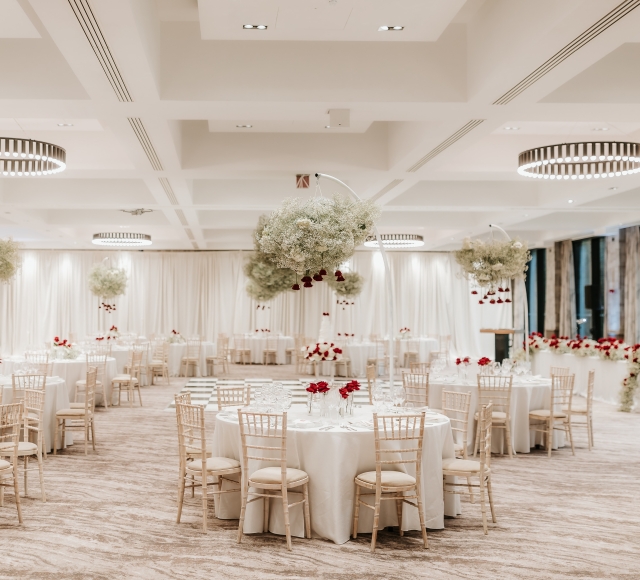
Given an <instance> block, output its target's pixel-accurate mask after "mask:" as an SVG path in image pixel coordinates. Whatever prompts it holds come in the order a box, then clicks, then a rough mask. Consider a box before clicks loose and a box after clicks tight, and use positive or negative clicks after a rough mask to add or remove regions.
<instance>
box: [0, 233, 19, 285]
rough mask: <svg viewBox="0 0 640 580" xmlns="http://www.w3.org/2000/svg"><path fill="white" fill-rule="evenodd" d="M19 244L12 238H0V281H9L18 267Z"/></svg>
mask: <svg viewBox="0 0 640 580" xmlns="http://www.w3.org/2000/svg"><path fill="white" fill-rule="evenodd" d="M19 249H20V244H18V242H14V241H13V239H12V238H8V239H6V240H0V282H9V280H11V278H13V277H14V276H15V274H16V272H17V271H18V268H20V263H21V260H20V254H19V252H18V250H19Z"/></svg>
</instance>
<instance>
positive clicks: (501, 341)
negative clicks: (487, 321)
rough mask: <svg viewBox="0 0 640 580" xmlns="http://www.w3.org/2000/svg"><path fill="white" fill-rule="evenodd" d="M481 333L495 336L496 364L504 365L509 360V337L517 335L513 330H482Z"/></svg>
mask: <svg viewBox="0 0 640 580" xmlns="http://www.w3.org/2000/svg"><path fill="white" fill-rule="evenodd" d="M480 332H485V333H487V334H493V335H495V345H496V346H495V349H496V353H495V361H496V362H499V363H502V361H503V360H504V359H505V358H509V335H510V334H515V333H516V331H515V330H514V329H513V328H481V329H480Z"/></svg>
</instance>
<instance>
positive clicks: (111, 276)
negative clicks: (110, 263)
mask: <svg viewBox="0 0 640 580" xmlns="http://www.w3.org/2000/svg"><path fill="white" fill-rule="evenodd" d="M126 289H127V273H126V271H125V270H124V269H120V268H108V267H107V266H106V265H105V264H103V263H102V262H101V263H99V264H96V265H95V266H93V268H91V271H90V272H89V290H91V293H92V294H94V295H95V296H98V297H99V298H105V299H109V298H115V297H116V296H120V295H121V294H124V292H125V290H126Z"/></svg>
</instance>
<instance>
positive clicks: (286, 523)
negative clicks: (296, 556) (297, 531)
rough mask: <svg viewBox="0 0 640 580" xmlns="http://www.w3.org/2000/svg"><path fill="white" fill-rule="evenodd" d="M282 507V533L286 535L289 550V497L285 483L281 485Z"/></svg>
mask: <svg viewBox="0 0 640 580" xmlns="http://www.w3.org/2000/svg"><path fill="white" fill-rule="evenodd" d="M282 508H283V509H284V533H285V535H286V536H287V549H288V550H289V551H291V549H292V548H291V523H290V522H289V499H288V496H287V486H286V484H285V485H283V486H282Z"/></svg>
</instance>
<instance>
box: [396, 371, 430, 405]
mask: <svg viewBox="0 0 640 580" xmlns="http://www.w3.org/2000/svg"><path fill="white" fill-rule="evenodd" d="M402 386H403V387H404V392H405V406H407V407H408V406H413V407H428V406H429V375H428V374H426V375H419V374H418V373H407V372H404V371H403V373H402Z"/></svg>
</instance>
